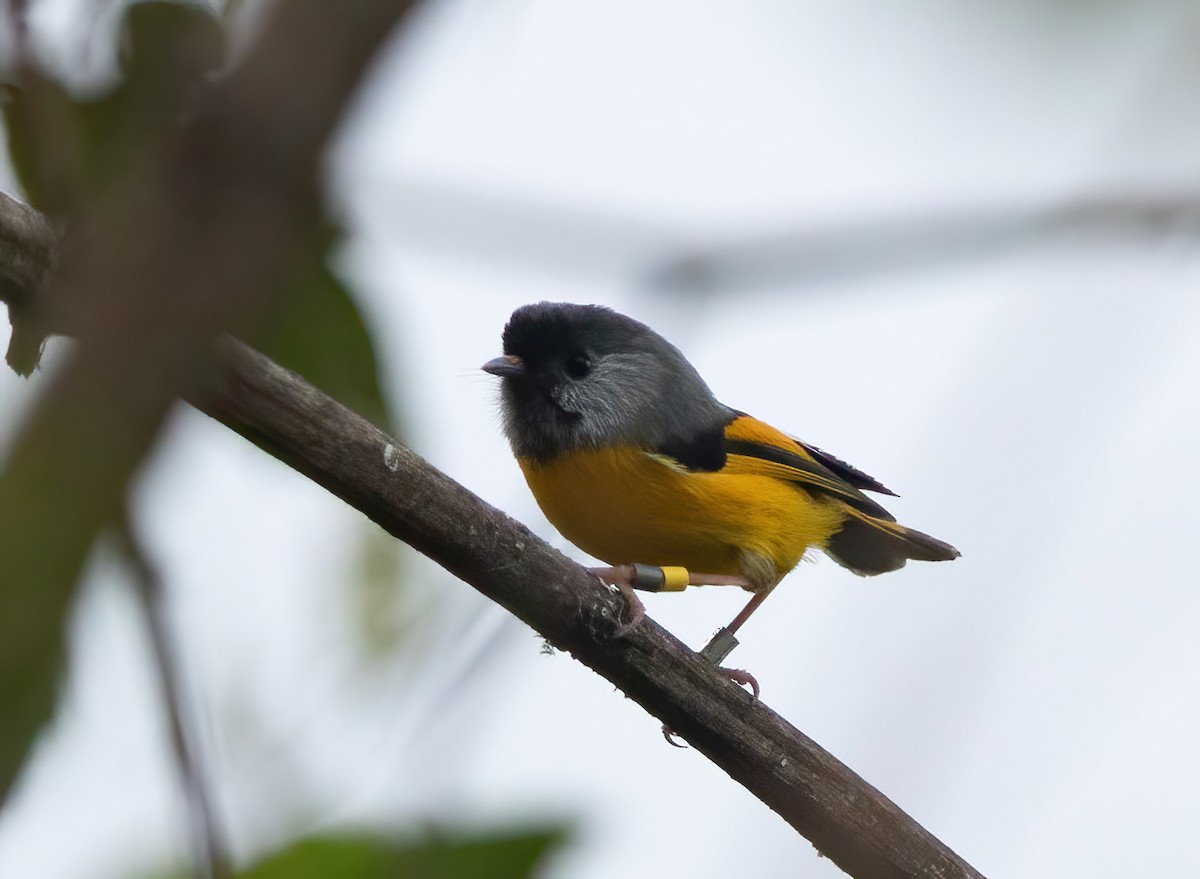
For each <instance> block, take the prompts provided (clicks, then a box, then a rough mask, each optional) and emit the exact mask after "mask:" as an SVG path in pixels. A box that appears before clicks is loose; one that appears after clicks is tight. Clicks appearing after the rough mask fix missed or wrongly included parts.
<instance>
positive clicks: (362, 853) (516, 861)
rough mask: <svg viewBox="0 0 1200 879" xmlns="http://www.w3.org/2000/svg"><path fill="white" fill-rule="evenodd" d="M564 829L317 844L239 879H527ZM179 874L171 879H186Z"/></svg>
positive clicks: (303, 845)
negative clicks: (408, 840) (410, 839)
mask: <svg viewBox="0 0 1200 879" xmlns="http://www.w3.org/2000/svg"><path fill="white" fill-rule="evenodd" d="M564 838H565V833H564V832H563V831H562V830H561V829H543V830H531V831H518V832H510V833H493V834H480V835H465V834H461V833H453V834H439V835H437V836H430V837H428V838H425V839H421V840H418V841H415V842H397V841H386V840H379V839H353V838H347V839H318V840H306V841H304V842H300V843H297V844H296V845H293V846H292V847H291V848H289V849H287V850H285V851H283V852H281V853H279V854H277V855H274V856H272V857H270V858H267V859H266V860H264V861H262V862H260V863H258V864H256V865H254V866H253V867H251V868H250V869H248V870H246V871H244V872H241V873H238V874H237V876H238V879H332V877H337V879H528V877H532V876H535V875H537V874H538V872H539V868H540V867H541V866H543V865H544V863H545V861H546V858H547V856H548V855H549V854H550V853H552V852H553V851H554V849H556V848H557V847H558V846H559V845H561V843H562V841H563V839H564ZM184 875H186V874H175V875H174V876H172V877H171V879H184Z"/></svg>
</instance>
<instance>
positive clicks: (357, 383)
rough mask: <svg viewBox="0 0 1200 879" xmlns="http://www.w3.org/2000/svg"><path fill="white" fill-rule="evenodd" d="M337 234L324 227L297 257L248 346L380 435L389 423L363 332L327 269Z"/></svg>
mask: <svg viewBox="0 0 1200 879" xmlns="http://www.w3.org/2000/svg"><path fill="white" fill-rule="evenodd" d="M336 244H337V232H336V231H335V230H334V229H332V228H326V229H324V230H321V231H320V232H319V233H317V234H316V235H314V236H313V241H312V242H311V243H310V244H309V245H308V246H306V247H301V248H298V255H297V257H296V260H295V262H294V264H293V265H292V267H291V270H290V271H289V272H288V275H287V277H286V278H285V279H284V281H283V289H282V291H281V296H280V297H279V299H278V301H279V303H280V305H279V307H277V308H276V309H275V310H274V313H273V314H272V316H271V317H270V318H269V321H268V324H267V325H266V326H265V327H264V328H263V329H262V330H261V331H260V332H259V334H258V335H257V336H255V338H254V339H252V340H251V341H252V343H253V344H254V345H255V347H257V348H258V349H259V350H260V351H262V352H263V353H264V354H266V355H267V356H268V357H270V358H271V359H273V360H275V361H276V362H278V363H280V364H282V365H283V366H286V367H287V368H288V369H290V370H292V371H293V372H296V373H299V374H300V375H302V376H304V378H306V379H307V380H308V381H310V382H312V383H313V384H314V385H316V386H317V387H318V388H320V389H321V390H323V391H324V392H325V393H327V394H329V395H330V396H331V397H333V398H334V399H335V400H337V401H338V402H339V403H341V404H342V405H344V406H347V407H348V408H350V409H353V410H354V411H355V412H357V413H358V414H359V415H361V416H362V417H363V418H366V419H367V420H368V421H370V422H371V423H373V424H375V425H376V426H378V427H380V428H383V429H384V430H392V428H393V423H394V419H393V418H392V417H391V412H390V410H389V407H388V405H387V403H386V401H385V400H384V397H383V390H382V388H381V386H380V384H379V365H378V362H377V361H376V358H375V349H374V346H373V345H372V343H371V337H370V335H369V334H368V333H367V327H366V324H365V322H364V321H363V318H362V315H361V314H359V311H358V306H357V305H356V304H355V302H354V300H353V299H352V298H351V296H350V293H349V292H348V291H347V290H346V288H345V286H344V285H343V284H342V283H341V281H339V280H338V279H337V278H336V277H335V276H334V274H333V272H332V271H331V270H330V268H329V254H330V252H331V251H332V250H333V249H334V247H335V246H336Z"/></svg>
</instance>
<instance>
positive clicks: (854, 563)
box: [825, 507, 959, 577]
mask: <svg viewBox="0 0 1200 879" xmlns="http://www.w3.org/2000/svg"><path fill="white" fill-rule="evenodd" d="M845 512H846V521H845V524H844V525H843V526H842V530H841V531H839V532H838V533H837V534H835V535H833V537H831V538H829V541H828V542H827V543H826V544H825V553H826V554H827V555H828V556H829V557H830V558H832V559H833V560H834V561H835V562H837V563H838V564H839V565H841V566H842V567H844V568H849V569H850V570H851V571H853V572H854V573H856V574H859V575H861V576H864V577H869V576H871V575H873V574H883V573H886V572H887V571H894V570H896V569H897V568H902V567H904V563H905V562H906V561H908V560H909V559H915V560H917V561H922V562H947V561H950V560H951V559H956V558H958V556H959V552H958V550H957V549H955V548H954V547H953V546H951V545H950V544H948V543H945V542H943V541H941V540H938V539H937V538H936V537H930V536H929V535H928V534H924V533H922V532H920V531H916V530H914V529H912V528H905V527H904V526H903V525H899V524H897V523H895V522H889V521H888V520H887V519H880V518H877V517H875V516H871V515H868V514H867V513H864V512H862V511H861V510H856V509H854V508H853V507H846V508H845Z"/></svg>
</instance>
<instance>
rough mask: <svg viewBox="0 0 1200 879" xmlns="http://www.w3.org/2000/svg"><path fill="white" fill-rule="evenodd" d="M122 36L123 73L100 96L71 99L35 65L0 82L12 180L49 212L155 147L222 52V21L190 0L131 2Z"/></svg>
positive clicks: (71, 206) (114, 178)
mask: <svg viewBox="0 0 1200 879" xmlns="http://www.w3.org/2000/svg"><path fill="white" fill-rule="evenodd" d="M121 42H122V51H121V56H122V71H123V76H122V79H121V80H120V82H119V83H118V84H117V85H116V86H115V87H114V88H113V89H112V90H111V91H110V92H108V93H107V94H105V95H101V96H99V97H95V98H91V99H75V98H73V97H72V96H71V95H69V94H68V93H67V92H66V90H65V89H64V88H63V87H62V86H61V85H60V84H58V83H56V82H54V81H53V80H52V79H50V78H49V77H47V76H46V75H45V74H44V73H42V72H40V71H38V70H36V69H30V70H26V71H25V72H24V75H23V78H22V83H21V87H20V88H17V87H14V86H9V87H8V88H7V95H6V100H5V101H4V116H5V131H6V133H7V136H8V147H9V152H10V154H11V156H12V160H13V167H14V168H15V170H16V172H17V179H18V180H19V181H20V182H21V186H22V188H23V189H24V190H25V192H26V194H27V195H28V196H29V199H30V202H31V203H32V204H33V205H34V206H35V207H37V208H39V209H40V210H43V211H45V212H46V213H49V214H50V215H51V216H53V217H55V218H58V219H69V217H70V215H71V214H73V213H74V212H75V210H76V209H78V207H79V206H80V205H82V204H84V203H86V201H87V199H88V198H90V197H92V196H94V195H95V194H96V193H98V192H100V191H102V190H103V189H104V188H105V187H107V186H109V185H115V184H117V183H119V181H120V179H121V177H122V176H123V174H124V172H125V171H127V170H128V169H132V168H138V167H140V166H141V164H142V163H143V162H144V160H145V157H146V156H147V155H151V156H152V155H154V153H155V150H156V148H157V146H158V143H159V140H160V138H161V137H162V136H163V135H164V134H165V132H166V131H167V130H168V129H169V127H170V124H180V123H184V122H186V114H185V112H184V108H185V107H186V105H187V103H188V101H189V100H191V99H192V98H193V97H194V95H195V92H196V91H197V90H198V89H201V88H204V87H206V86H207V83H208V77H209V75H210V74H211V73H212V72H213V71H214V70H216V69H218V68H219V67H220V66H221V64H222V63H224V58H225V38H224V33H223V31H222V29H221V24H220V21H219V20H218V19H217V18H216V17H215V16H214V15H213V13H212V12H211V10H209V9H208V8H207V7H204V6H199V5H197V4H193V3H167V2H147V3H137V4H134V5H132V6H130V7H129V8H128V10H127V11H126V15H125V20H124V21H123V23H122V27H121ZM165 123H170V124H165Z"/></svg>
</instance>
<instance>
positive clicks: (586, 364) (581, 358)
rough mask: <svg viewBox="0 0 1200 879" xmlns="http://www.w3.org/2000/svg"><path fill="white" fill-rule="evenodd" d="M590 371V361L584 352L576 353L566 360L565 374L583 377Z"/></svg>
mask: <svg viewBox="0 0 1200 879" xmlns="http://www.w3.org/2000/svg"><path fill="white" fill-rule="evenodd" d="M591 371H592V361H590V360H588V358H587V355H585V354H576V355H575V356H574V357H572V358H571V359H570V360H568V361H567V375H568V376H570V377H571V378H583V377H584V376H585V375H587V374H588V373H589V372H591Z"/></svg>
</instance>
